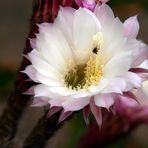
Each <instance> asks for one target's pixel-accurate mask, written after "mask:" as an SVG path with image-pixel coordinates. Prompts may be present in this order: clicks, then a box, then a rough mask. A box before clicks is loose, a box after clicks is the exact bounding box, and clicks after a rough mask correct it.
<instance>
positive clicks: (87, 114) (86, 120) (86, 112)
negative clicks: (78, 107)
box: [83, 105, 90, 125]
mask: <svg viewBox="0 0 148 148" xmlns="http://www.w3.org/2000/svg"><path fill="white" fill-rule="evenodd" d="M89 113H90V107H89V106H88V105H87V106H86V107H84V109H83V117H84V120H85V123H86V125H89Z"/></svg>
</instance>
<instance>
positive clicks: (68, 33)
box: [54, 7, 75, 46]
mask: <svg viewBox="0 0 148 148" xmlns="http://www.w3.org/2000/svg"><path fill="white" fill-rule="evenodd" d="M74 11H75V9H73V8H70V7H64V8H63V7H60V10H59V13H58V16H57V18H56V20H55V22H54V25H56V26H57V27H58V28H59V29H60V30H61V31H62V32H63V34H64V36H65V38H66V39H67V40H68V43H69V45H70V46H73V18H74Z"/></svg>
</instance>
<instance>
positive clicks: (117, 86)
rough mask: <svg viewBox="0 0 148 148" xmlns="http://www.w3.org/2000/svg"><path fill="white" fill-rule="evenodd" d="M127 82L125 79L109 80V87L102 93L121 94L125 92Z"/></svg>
mask: <svg viewBox="0 0 148 148" xmlns="http://www.w3.org/2000/svg"><path fill="white" fill-rule="evenodd" d="M125 88H126V81H125V80H124V79H123V78H118V77H117V78H113V79H112V78H111V79H108V85H107V86H106V87H105V88H104V89H103V90H102V91H101V92H102V93H120V94H122V92H123V91H124V90H125Z"/></svg>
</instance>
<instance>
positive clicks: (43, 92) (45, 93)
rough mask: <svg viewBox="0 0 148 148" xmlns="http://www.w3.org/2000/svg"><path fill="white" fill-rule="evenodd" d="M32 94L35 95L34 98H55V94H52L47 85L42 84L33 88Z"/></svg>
mask: <svg viewBox="0 0 148 148" xmlns="http://www.w3.org/2000/svg"><path fill="white" fill-rule="evenodd" d="M34 93H35V97H48V98H52V97H54V96H55V94H53V93H52V92H51V91H50V89H49V87H48V86H47V85H44V84H39V85H36V86H35V87H34Z"/></svg>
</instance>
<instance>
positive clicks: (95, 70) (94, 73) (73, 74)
mask: <svg viewBox="0 0 148 148" xmlns="http://www.w3.org/2000/svg"><path fill="white" fill-rule="evenodd" d="M102 73H103V71H102V64H101V63H100V62H99V60H98V58H97V55H92V56H91V57H90V58H89V60H88V62H87V63H86V64H84V65H77V66H75V67H74V68H72V69H71V70H70V71H68V73H67V74H66V75H65V84H66V87H68V88H69V89H72V90H80V89H87V88H88V87H89V86H91V85H97V84H98V82H99V80H100V79H101V77H102Z"/></svg>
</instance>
